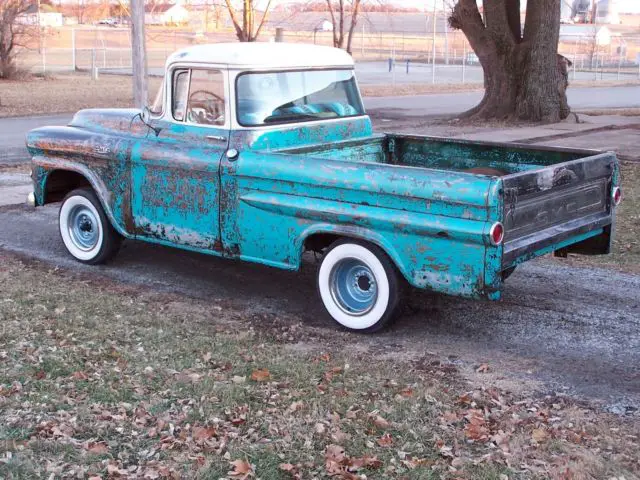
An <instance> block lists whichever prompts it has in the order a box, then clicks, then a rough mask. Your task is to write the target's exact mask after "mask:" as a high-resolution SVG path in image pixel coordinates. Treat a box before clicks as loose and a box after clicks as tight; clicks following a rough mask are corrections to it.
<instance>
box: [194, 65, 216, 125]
mask: <svg viewBox="0 0 640 480" xmlns="http://www.w3.org/2000/svg"><path fill="white" fill-rule="evenodd" d="M186 120H187V121H188V122H191V123H198V124H200V125H224V120H225V112H224V76H223V75H222V72H221V71H219V70H192V71H191V86H190V88H189V101H188V104H187V117H186Z"/></svg>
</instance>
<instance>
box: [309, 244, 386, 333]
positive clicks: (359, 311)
mask: <svg viewBox="0 0 640 480" xmlns="http://www.w3.org/2000/svg"><path fill="white" fill-rule="evenodd" d="M363 279H364V280H363ZM359 282H362V283H360V285H358V283H359ZM318 285H319V290H320V297H321V298H322V302H323V303H324V306H325V308H326V309H327V311H328V312H329V314H330V315H331V316H332V317H333V318H334V320H335V321H337V322H338V323H340V324H341V325H343V326H345V327H347V328H350V329H353V330H364V329H367V328H370V327H372V326H374V325H375V324H376V323H377V322H379V321H380V319H381V318H382V317H383V316H384V314H385V312H386V311H387V307H388V305H389V292H390V288H389V279H388V278H387V273H386V271H385V269H384V267H383V265H382V263H381V262H380V260H379V259H378V257H376V255H375V254H374V253H373V252H371V251H370V250H369V249H367V248H365V247H363V246H362V245H357V244H354V243H344V244H342V245H339V246H337V247H336V248H334V249H333V250H331V251H330V252H329V253H328V254H327V255H326V256H325V258H324V259H323V261H322V265H321V266H320V271H319V273H318ZM359 287H360V288H359ZM362 287H365V288H362Z"/></svg>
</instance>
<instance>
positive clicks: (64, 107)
mask: <svg viewBox="0 0 640 480" xmlns="http://www.w3.org/2000/svg"><path fill="white" fill-rule="evenodd" d="M161 81H162V80H161V79H159V78H156V77H151V78H150V79H149V95H150V97H151V98H153V97H155V94H156V91H157V89H158V88H159V86H160V83H161ZM132 104H133V90H132V84H131V77H125V76H117V75H101V76H100V77H99V78H98V80H95V81H94V80H91V78H90V76H89V74H88V73H85V74H70V75H57V76H46V77H32V78H30V79H27V80H0V117H15V116H23V115H47V114H54V113H70V112H77V111H78V110H80V109H82V108H94V107H105V108H118V107H130V106H131V105H132Z"/></svg>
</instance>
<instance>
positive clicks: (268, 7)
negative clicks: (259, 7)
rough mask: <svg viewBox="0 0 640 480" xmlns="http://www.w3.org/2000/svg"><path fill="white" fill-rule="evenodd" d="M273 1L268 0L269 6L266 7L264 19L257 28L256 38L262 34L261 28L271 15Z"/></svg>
mask: <svg viewBox="0 0 640 480" xmlns="http://www.w3.org/2000/svg"><path fill="white" fill-rule="evenodd" d="M271 1H272V0H269V1H268V2H267V6H266V7H265V9H264V15H262V20H261V21H260V25H258V29H257V30H256V35H255V37H254V38H258V36H259V35H260V30H262V27H263V25H264V22H265V21H266V20H267V17H268V16H269V9H270V8H271Z"/></svg>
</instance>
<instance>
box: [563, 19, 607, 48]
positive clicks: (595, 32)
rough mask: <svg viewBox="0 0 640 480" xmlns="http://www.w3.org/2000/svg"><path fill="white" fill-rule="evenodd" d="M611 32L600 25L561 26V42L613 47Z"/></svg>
mask: <svg viewBox="0 0 640 480" xmlns="http://www.w3.org/2000/svg"><path fill="white" fill-rule="evenodd" d="M612 36H613V35H612V34H611V30H609V29H608V28H607V27H605V26H600V25H595V24H591V25H561V26H560V41H561V42H566V43H584V42H585V41H586V42H592V41H594V40H595V44H596V45H599V46H606V45H611V40H612Z"/></svg>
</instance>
